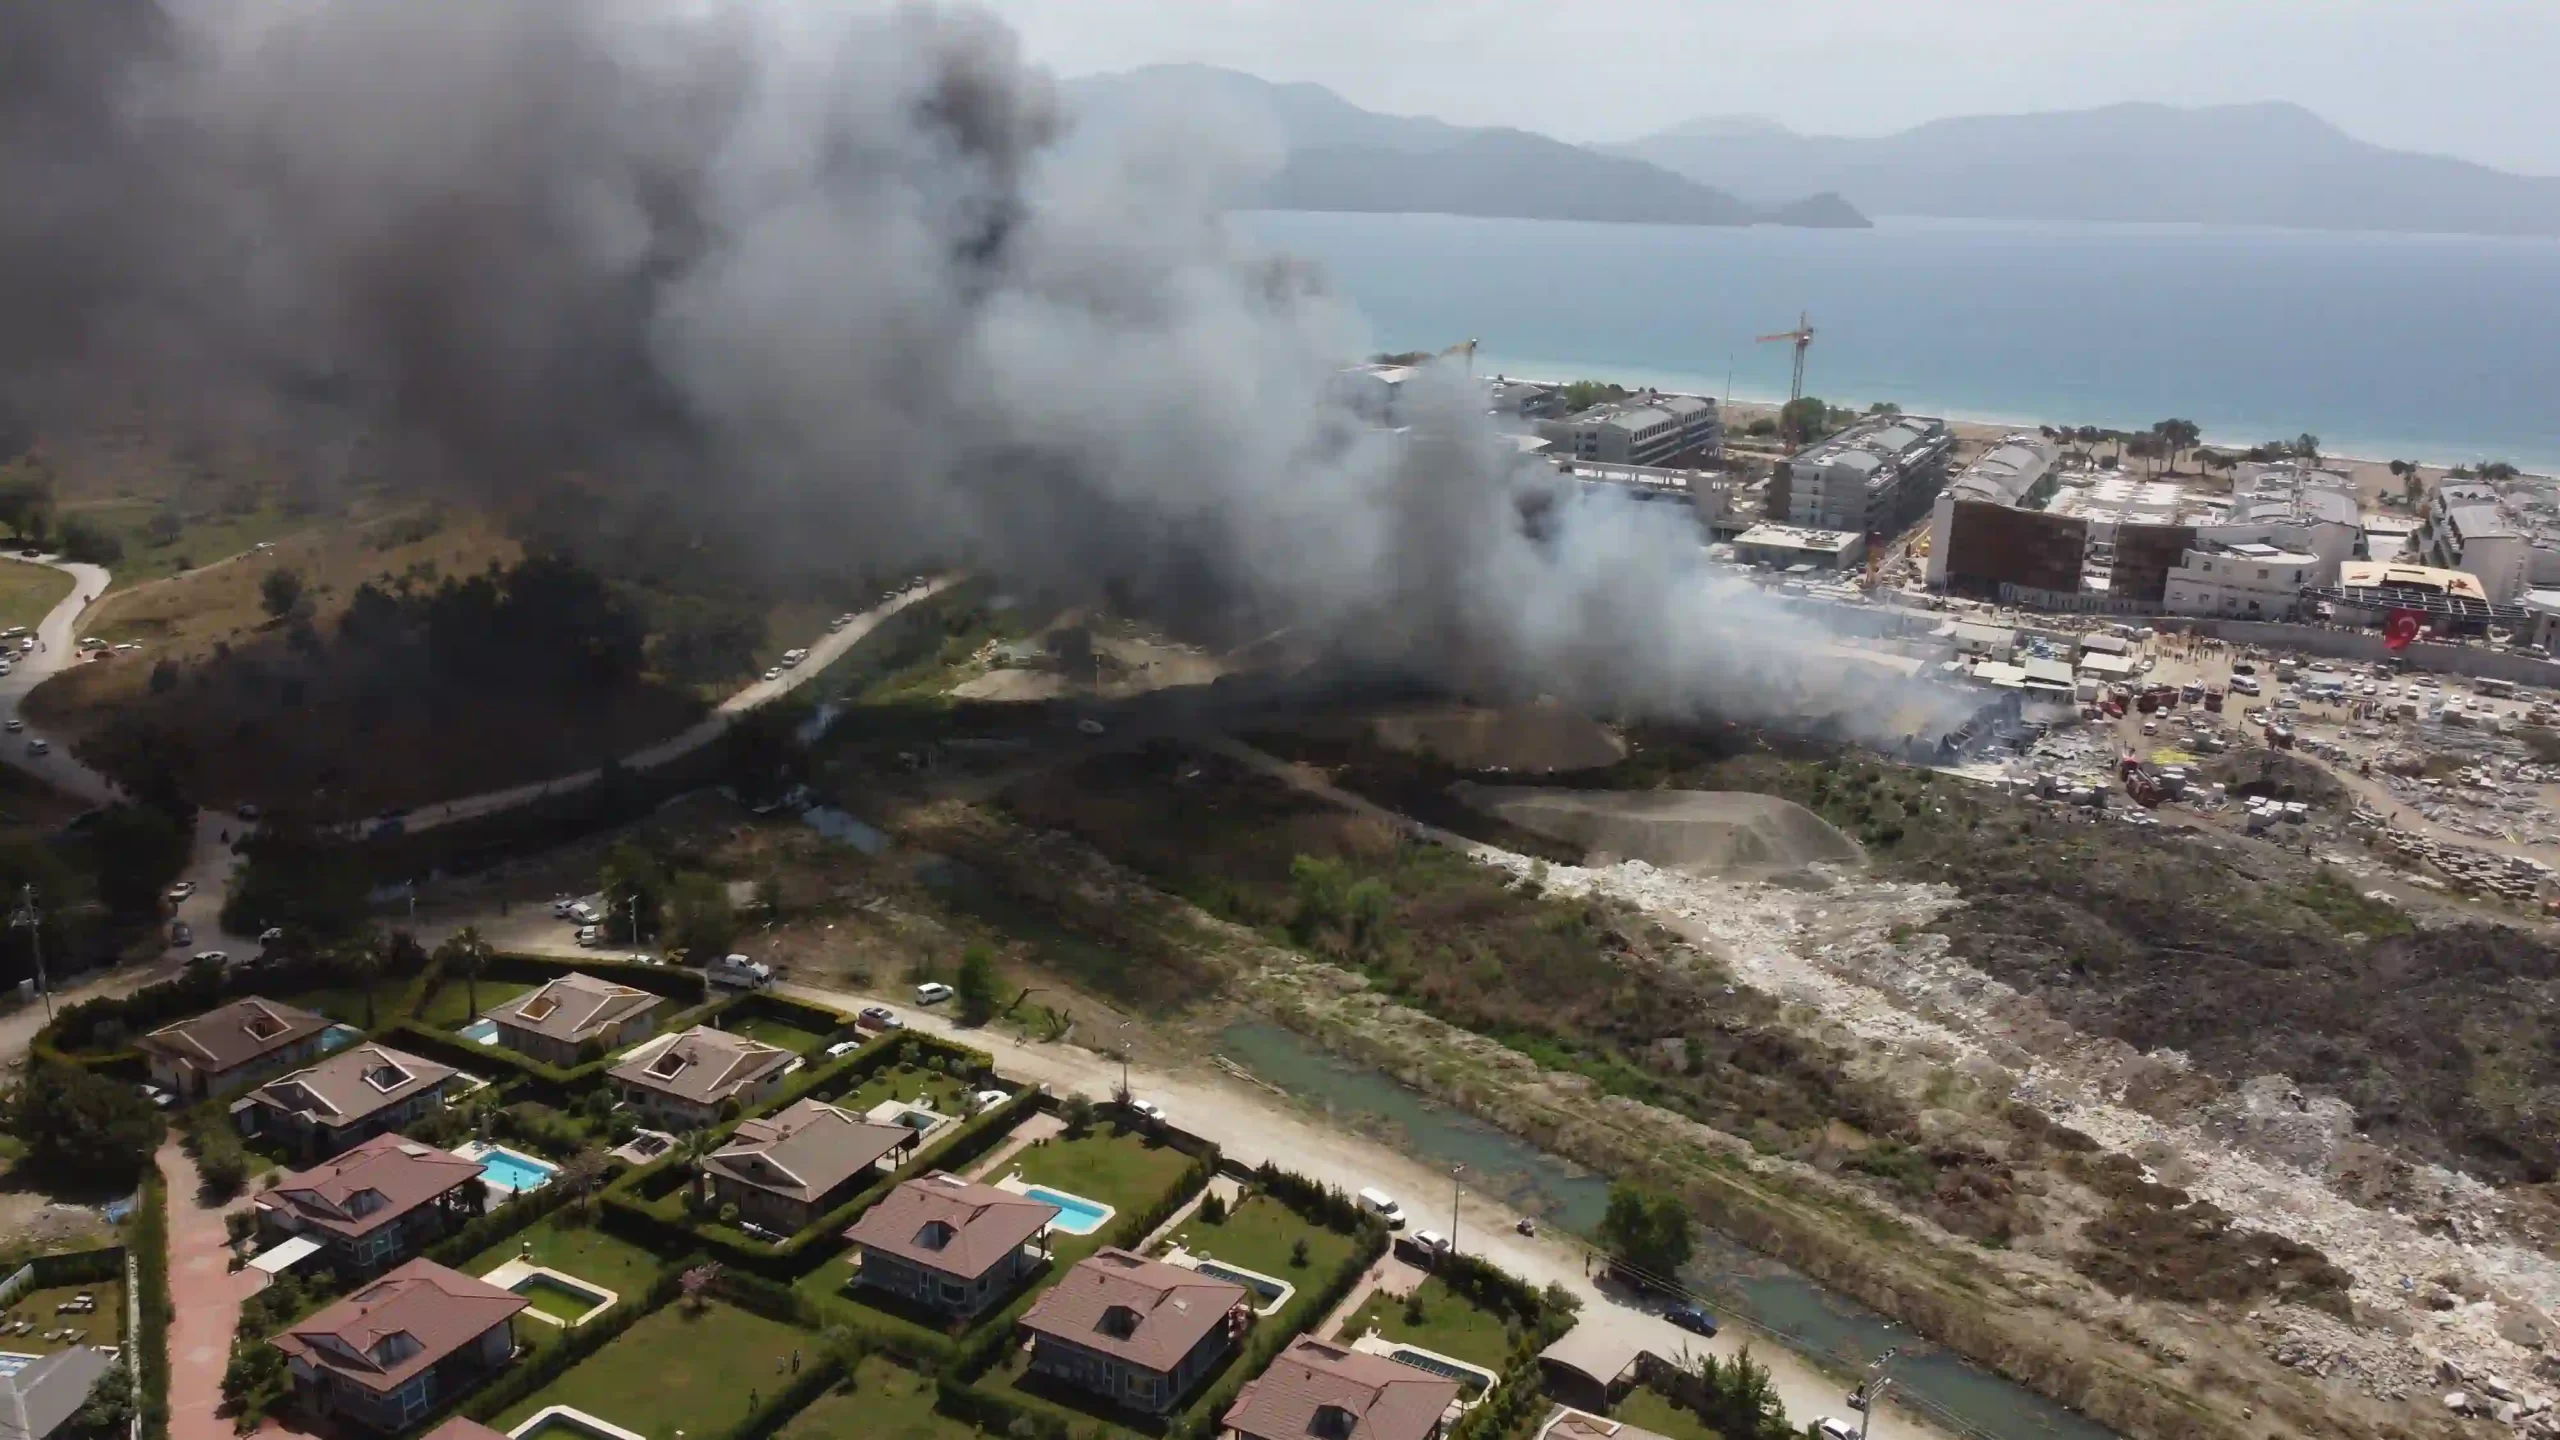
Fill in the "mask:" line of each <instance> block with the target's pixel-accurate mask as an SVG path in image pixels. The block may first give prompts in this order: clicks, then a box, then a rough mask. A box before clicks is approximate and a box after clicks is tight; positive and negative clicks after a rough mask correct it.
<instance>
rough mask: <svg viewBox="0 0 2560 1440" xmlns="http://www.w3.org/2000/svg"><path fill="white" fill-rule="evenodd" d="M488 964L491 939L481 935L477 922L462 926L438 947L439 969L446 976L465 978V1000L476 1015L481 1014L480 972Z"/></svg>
mask: <svg viewBox="0 0 2560 1440" xmlns="http://www.w3.org/2000/svg"><path fill="white" fill-rule="evenodd" d="M488 963H489V942H488V941H486V940H483V939H481V938H480V927H478V926H476V925H465V926H463V927H462V928H461V929H459V930H456V931H454V932H453V933H452V934H451V935H448V936H446V937H445V941H444V943H443V944H441V945H439V946H437V947H436V969H437V970H439V971H441V972H442V973H443V974H444V975H446V976H447V977H451V976H456V975H459V976H461V977H462V992H463V996H464V1001H465V1003H466V1004H468V1005H469V1006H470V1008H471V1014H472V1016H473V1017H474V1018H477V1017H478V1016H479V1014H480V971H481V969H482V968H483V967H484V966H486V965H487V964H488Z"/></svg>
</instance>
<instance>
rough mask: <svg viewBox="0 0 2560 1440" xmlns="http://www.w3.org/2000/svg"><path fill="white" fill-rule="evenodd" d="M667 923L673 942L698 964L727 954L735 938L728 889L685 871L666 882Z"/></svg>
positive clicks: (715, 880) (715, 879)
mask: <svg viewBox="0 0 2560 1440" xmlns="http://www.w3.org/2000/svg"><path fill="white" fill-rule="evenodd" d="M667 923H668V929H669V930H670V932H671V933H672V936H673V938H674V940H675V942H676V943H677V944H678V945H681V946H683V947H684V952H685V953H686V954H687V955H690V956H692V957H694V958H695V959H697V960H699V959H702V958H704V957H706V956H712V955H722V954H726V953H727V952H728V949H729V942H731V941H732V940H735V939H736V938H737V937H738V916H737V912H736V911H735V910H733V909H731V908H730V905H729V887H728V886H726V885H724V884H722V883H720V880H719V878H718V877H717V876H712V875H706V874H704V873H703V872H701V871H699V870H688V871H686V872H685V873H683V874H681V875H678V876H677V877H676V878H675V879H674V880H673V881H671V882H669V884H668V886H667Z"/></svg>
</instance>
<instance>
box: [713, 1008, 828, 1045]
mask: <svg viewBox="0 0 2560 1440" xmlns="http://www.w3.org/2000/svg"><path fill="white" fill-rule="evenodd" d="M720 1028H721V1029H723V1030H726V1031H728V1032H729V1033H730V1034H732V1035H744V1036H746V1037H747V1038H748V1039H750V1040H761V1041H763V1042H764V1043H766V1044H767V1045H779V1046H781V1047H782V1048H783V1049H785V1050H788V1051H790V1052H791V1053H792V1054H794V1055H806V1054H808V1053H809V1052H810V1051H812V1050H815V1049H817V1048H818V1047H819V1046H820V1045H823V1044H825V1043H826V1039H827V1037H826V1036H824V1035H818V1034H814V1033H812V1032H810V1031H807V1030H803V1029H801V1028H800V1027H799V1026H797V1025H793V1024H790V1023H788V1022H785V1021H782V1020H777V1019H775V1018H773V1017H772V1016H770V1015H750V1016H747V1017H746V1018H744V1019H741V1020H731V1021H727V1022H725V1023H723V1024H722V1025H721V1027H720Z"/></svg>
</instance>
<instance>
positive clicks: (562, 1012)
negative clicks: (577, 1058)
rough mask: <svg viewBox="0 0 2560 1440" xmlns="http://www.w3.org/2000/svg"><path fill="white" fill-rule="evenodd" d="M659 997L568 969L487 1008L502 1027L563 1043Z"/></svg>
mask: <svg viewBox="0 0 2560 1440" xmlns="http://www.w3.org/2000/svg"><path fill="white" fill-rule="evenodd" d="M658 1004H659V997H657V996H655V995H652V994H650V993H649V992H648V991H646V990H635V989H633V988H631V987H630V986H628V985H617V984H615V983H613V982H612V981H610V980H599V979H597V978H596V977H595V976H593V975H589V974H587V973H585V972H584V971H577V970H573V971H571V972H570V973H568V974H566V975H563V976H561V977H560V978H559V979H557V980H554V981H552V982H551V983H549V984H547V985H545V986H543V987H542V988H540V989H538V990H536V991H534V992H533V993H532V994H530V995H526V996H522V997H520V998H518V999H516V1000H515V1001H513V1002H511V1003H509V1004H506V1005H502V1006H500V1007H498V1008H497V1009H495V1010H492V1011H490V1012H489V1018H490V1019H492V1020H494V1021H496V1022H497V1023H498V1025H499V1027H500V1028H502V1029H519V1030H528V1031H531V1032H532V1033H534V1034H536V1035H541V1036H546V1037H548V1038H550V1039H553V1040H564V1041H567V1042H568V1043H569V1044H572V1045H577V1044H582V1043H584V1042H585V1041H587V1040H590V1039H593V1038H594V1037H596V1036H597V1035H600V1034H602V1033H604V1032H605V1031H606V1030H609V1029H612V1028H614V1027H616V1026H619V1025H620V1024H622V1022H624V1021H626V1020H628V1019H630V1018H631V1017H632V1016H634V1015H640V1014H645V1013H647V1012H648V1011H651V1010H654V1009H656V1008H657V1007H658Z"/></svg>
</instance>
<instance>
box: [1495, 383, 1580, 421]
mask: <svg viewBox="0 0 2560 1440" xmlns="http://www.w3.org/2000/svg"><path fill="white" fill-rule="evenodd" d="M1484 405H1485V410H1486V411H1487V413H1489V414H1491V415H1493V416H1495V417H1496V418H1498V419H1505V420H1507V419H1512V418H1515V417H1517V418H1519V419H1524V420H1550V419H1554V418H1555V417H1557V416H1560V415H1562V414H1563V413H1564V387H1562V386H1560V385H1542V384H1540V383H1538V382H1537V381H1535V380H1514V379H1512V378H1510V377H1509V376H1507V375H1496V376H1494V377H1493V378H1492V379H1490V380H1487V381H1485V382H1484Z"/></svg>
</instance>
